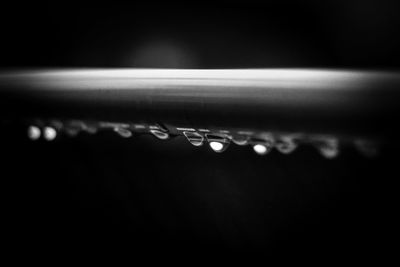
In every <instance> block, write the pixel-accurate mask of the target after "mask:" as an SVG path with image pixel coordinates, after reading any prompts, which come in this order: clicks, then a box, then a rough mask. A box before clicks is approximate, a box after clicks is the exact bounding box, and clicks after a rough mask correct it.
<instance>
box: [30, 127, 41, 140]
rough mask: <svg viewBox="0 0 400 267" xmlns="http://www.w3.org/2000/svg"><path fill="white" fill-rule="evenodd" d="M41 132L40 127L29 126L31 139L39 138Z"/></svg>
mask: <svg viewBox="0 0 400 267" xmlns="http://www.w3.org/2000/svg"><path fill="white" fill-rule="evenodd" d="M40 135H41V132H40V129H39V127H36V126H33V125H31V126H29V127H28V137H29V139H31V140H38V139H39V138H40Z"/></svg>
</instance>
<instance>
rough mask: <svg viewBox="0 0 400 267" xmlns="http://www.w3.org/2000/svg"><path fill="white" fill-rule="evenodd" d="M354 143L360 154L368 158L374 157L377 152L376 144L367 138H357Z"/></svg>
mask: <svg viewBox="0 0 400 267" xmlns="http://www.w3.org/2000/svg"><path fill="white" fill-rule="evenodd" d="M354 145H355V147H356V149H357V150H358V151H359V152H360V153H361V154H362V155H364V156H366V157H369V158H372V157H376V156H377V155H378V153H379V148H378V144H376V143H374V142H372V141H369V140H362V139H357V140H355V141H354Z"/></svg>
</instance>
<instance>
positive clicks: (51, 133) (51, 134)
mask: <svg viewBox="0 0 400 267" xmlns="http://www.w3.org/2000/svg"><path fill="white" fill-rule="evenodd" d="M43 136H44V139H46V140H47V141H52V140H54V139H55V138H56V137H57V131H56V129H54V128H53V127H50V126H47V127H44V129H43Z"/></svg>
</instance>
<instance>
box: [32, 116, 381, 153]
mask: <svg viewBox="0 0 400 267" xmlns="http://www.w3.org/2000/svg"><path fill="white" fill-rule="evenodd" d="M63 126H65V127H63ZM99 128H103V129H112V130H113V131H114V132H116V133H117V134H119V135H120V136H121V137H124V138H129V137H131V136H132V135H133V133H132V129H131V125H129V124H124V123H109V122H101V123H99V124H98V125H94V124H93V125H90V124H86V123H83V122H81V121H72V122H69V124H68V125H63V124H62V123H61V122H59V121H52V122H51V124H49V125H45V126H42V127H39V126H36V125H31V126H29V127H28V137H29V138H30V139H31V140H38V139H40V138H41V137H43V138H44V139H45V140H47V141H52V140H54V139H56V137H57V134H58V132H59V131H63V132H65V133H66V134H67V135H68V136H76V135H77V134H78V133H79V132H80V131H85V132H87V133H89V134H94V133H96V132H97V131H98V129H99ZM147 128H148V129H147ZM147 128H146V132H149V133H151V134H152V135H154V136H155V137H157V138H158V139H161V140H166V139H169V138H170V134H169V133H168V131H167V130H166V129H165V128H163V127H160V126H158V125H156V126H149V127H147ZM182 134H183V135H184V136H185V137H186V139H187V140H188V141H189V142H190V143H191V144H192V145H194V146H196V147H199V146H202V145H203V144H204V143H207V144H208V145H209V147H210V148H211V149H212V150H213V151H214V152H217V153H222V152H224V151H225V150H226V149H227V148H228V146H229V145H230V143H234V144H236V145H239V146H247V145H249V146H252V148H253V150H254V152H255V153H256V154H258V155H266V154H268V153H269V152H270V151H271V150H273V149H276V150H277V151H279V152H280V153H282V154H290V153H292V152H294V151H295V150H296V148H297V147H298V146H299V144H301V143H311V144H312V145H314V146H315V147H316V148H317V150H318V151H319V152H320V154H321V155H322V156H324V157H325V158H327V159H333V158H336V157H337V156H338V155H339V152H340V149H339V139H338V138H336V137H333V136H311V137H310V136H308V137H307V138H305V137H304V136H303V135H299V134H279V135H273V134H270V133H263V134H258V135H257V136H256V137H255V136H254V135H250V134H245V135H243V134H235V135H230V134H225V133H224V134H223V133H210V132H208V133H200V132H197V131H182ZM353 143H354V145H355V147H356V148H357V149H358V150H359V151H360V152H361V153H362V154H364V155H365V156H375V155H376V153H377V147H376V146H375V145H373V144H371V142H369V141H366V140H361V139H357V140H356V141H354V142H353Z"/></svg>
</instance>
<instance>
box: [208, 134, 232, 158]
mask: <svg viewBox="0 0 400 267" xmlns="http://www.w3.org/2000/svg"><path fill="white" fill-rule="evenodd" d="M206 138H207V141H208V143H209V145H210V147H211V149H212V150H213V151H215V152H217V153H221V152H224V151H225V150H226V149H227V148H228V146H229V143H230V140H229V138H228V137H227V136H226V135H225V134H206Z"/></svg>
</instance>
